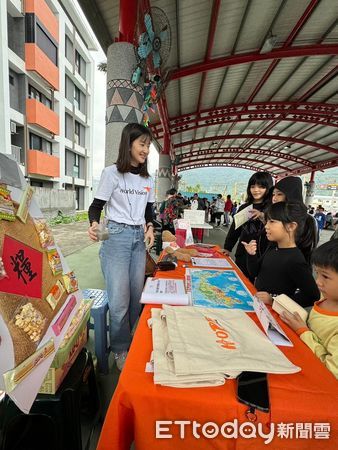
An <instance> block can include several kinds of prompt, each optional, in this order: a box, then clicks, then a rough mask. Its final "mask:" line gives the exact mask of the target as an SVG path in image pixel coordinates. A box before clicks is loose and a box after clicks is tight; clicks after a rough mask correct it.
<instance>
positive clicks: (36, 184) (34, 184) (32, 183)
mask: <svg viewBox="0 0 338 450" xmlns="http://www.w3.org/2000/svg"><path fill="white" fill-rule="evenodd" d="M30 185H31V186H34V187H43V182H42V181H34V180H32V179H31V180H30Z"/></svg>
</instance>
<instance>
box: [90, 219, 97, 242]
mask: <svg viewBox="0 0 338 450" xmlns="http://www.w3.org/2000/svg"><path fill="white" fill-rule="evenodd" d="M98 225H99V224H98V223H97V222H92V224H91V226H90V227H89V228H88V235H89V238H90V239H91V240H92V241H95V242H96V241H98V238H97V235H96V230H97V227H98Z"/></svg>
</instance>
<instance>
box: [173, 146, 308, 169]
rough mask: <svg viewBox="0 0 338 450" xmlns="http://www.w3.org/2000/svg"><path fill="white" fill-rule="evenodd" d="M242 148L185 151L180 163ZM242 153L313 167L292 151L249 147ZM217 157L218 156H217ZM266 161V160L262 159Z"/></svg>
mask: <svg viewBox="0 0 338 450" xmlns="http://www.w3.org/2000/svg"><path fill="white" fill-rule="evenodd" d="M240 150H242V149H241V148H240V147H231V148H220V149H207V150H194V151H193V152H189V153H183V154H181V155H179V156H180V157H181V160H180V163H183V161H184V159H186V158H189V157H194V156H201V155H214V156H215V155H223V154H230V153H236V152H239V151H240ZM242 154H249V155H251V154H253V155H261V156H263V157H264V156H265V157H275V158H276V159H284V160H285V161H293V162H295V163H297V164H302V165H304V166H310V167H312V165H313V164H312V163H311V162H310V161H308V160H307V159H304V158H300V157H298V156H293V155H292V154H290V153H281V152H274V151H271V150H267V149H262V148H249V149H246V150H245V151H244V152H243V153H242ZM215 157H217V156H215ZM261 162H264V161H261Z"/></svg>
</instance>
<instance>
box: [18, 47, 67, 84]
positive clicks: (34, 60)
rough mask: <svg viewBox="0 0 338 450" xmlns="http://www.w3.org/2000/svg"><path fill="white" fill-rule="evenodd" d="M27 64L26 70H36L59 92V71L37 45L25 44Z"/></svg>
mask: <svg viewBox="0 0 338 450" xmlns="http://www.w3.org/2000/svg"><path fill="white" fill-rule="evenodd" d="M25 62H26V70H34V71H35V72H37V73H38V74H39V75H41V76H42V78H44V79H45V80H46V81H47V82H48V83H49V84H50V85H51V86H53V88H54V89H56V90H59V69H58V67H57V66H56V65H55V64H53V63H52V61H51V60H50V59H49V58H48V57H47V56H46V55H45V54H44V52H43V51H42V50H41V49H40V48H39V47H38V46H37V45H36V44H33V43H29V44H25Z"/></svg>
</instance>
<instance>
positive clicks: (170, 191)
mask: <svg viewBox="0 0 338 450" xmlns="http://www.w3.org/2000/svg"><path fill="white" fill-rule="evenodd" d="M176 192H177V191H176V189H175V188H171V189H168V190H167V192H166V194H167V195H175V194H176Z"/></svg>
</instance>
